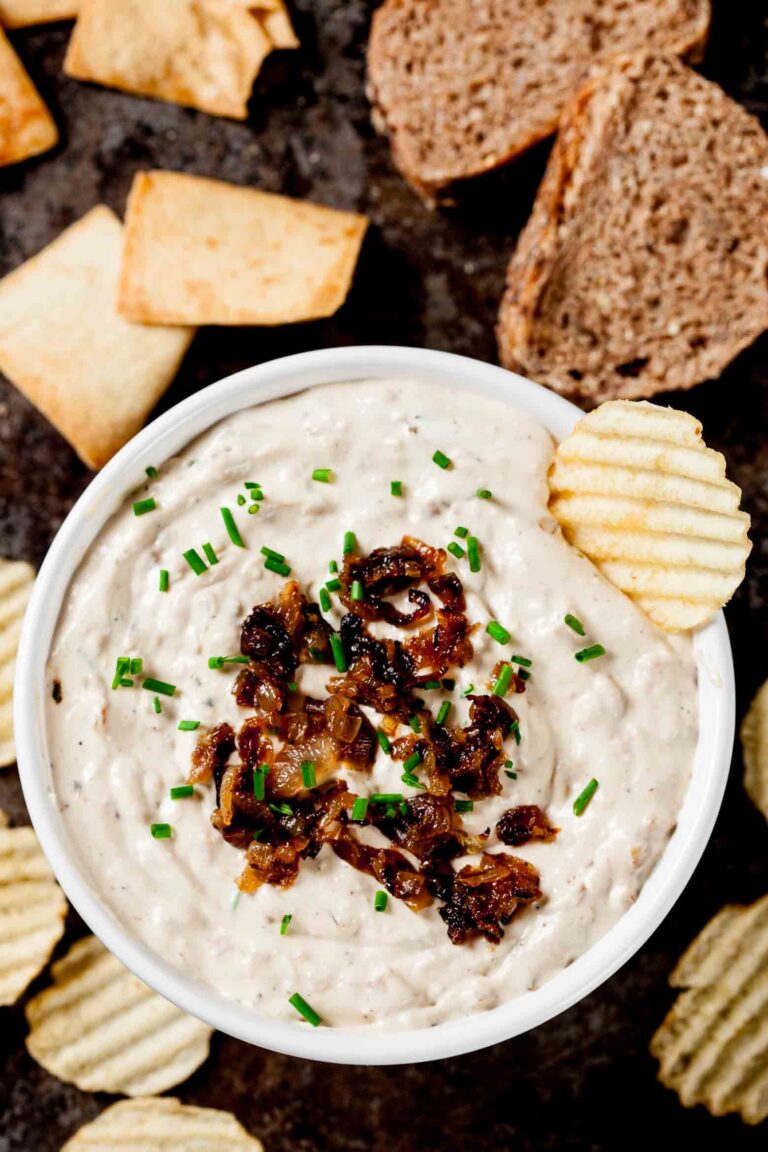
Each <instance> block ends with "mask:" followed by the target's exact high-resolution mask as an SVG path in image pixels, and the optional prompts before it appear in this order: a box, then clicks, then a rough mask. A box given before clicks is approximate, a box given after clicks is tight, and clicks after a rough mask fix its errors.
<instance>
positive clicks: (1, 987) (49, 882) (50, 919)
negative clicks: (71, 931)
mask: <svg viewBox="0 0 768 1152" xmlns="http://www.w3.org/2000/svg"><path fill="white" fill-rule="evenodd" d="M66 915H67V900H66V897H65V896H64V893H63V892H62V890H61V888H59V886H58V884H57V883H56V881H55V880H54V878H53V873H52V872H51V869H50V867H49V865H48V861H47V860H46V858H45V856H44V855H43V852H42V849H41V847H40V845H39V844H38V842H37V837H36V836H35V833H34V831H33V829H32V828H9V827H8V817H7V816H6V815H5V813H4V812H2V811H0V1005H7V1004H15V1003H16V1001H17V1000H18V998H19V996H21V994H22V992H23V991H24V990H25V989H26V988H27V987H28V986H29V985H30V984H31V983H32V981H33V980H34V979H35V977H36V976H39V974H40V973H41V972H42V970H43V968H44V967H45V965H46V964H47V963H48V959H49V957H50V955H51V952H53V949H54V948H55V947H56V944H57V943H58V942H59V940H60V939H61V936H62V933H63V932H64V920H65V918H66Z"/></svg>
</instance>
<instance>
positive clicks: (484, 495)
mask: <svg viewBox="0 0 768 1152" xmlns="http://www.w3.org/2000/svg"><path fill="white" fill-rule="evenodd" d="M475 496H477V498H478V500H491V499H492V498H493V492H491V490H490V488H478V490H477V492H475Z"/></svg>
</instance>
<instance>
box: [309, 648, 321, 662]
mask: <svg viewBox="0 0 768 1152" xmlns="http://www.w3.org/2000/svg"><path fill="white" fill-rule="evenodd" d="M309 654H310V656H311V657H312V659H313V660H316V661H317V663H318V664H322V663H323V661H324V660H325V653H324V652H322V651H321V650H320V649H319V648H310V649H309Z"/></svg>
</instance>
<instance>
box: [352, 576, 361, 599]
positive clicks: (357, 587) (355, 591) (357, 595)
mask: <svg viewBox="0 0 768 1152" xmlns="http://www.w3.org/2000/svg"><path fill="white" fill-rule="evenodd" d="M349 598H350V600H362V598H363V585H362V583H361V582H360V581H359V580H353V581H352V587H351V588H350V590H349Z"/></svg>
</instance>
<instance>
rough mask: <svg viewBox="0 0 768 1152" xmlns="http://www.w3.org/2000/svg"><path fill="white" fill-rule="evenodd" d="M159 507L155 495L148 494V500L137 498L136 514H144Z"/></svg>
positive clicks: (134, 509)
mask: <svg viewBox="0 0 768 1152" xmlns="http://www.w3.org/2000/svg"><path fill="white" fill-rule="evenodd" d="M155 508H157V501H156V500H155V498H154V496H148V497H147V499H146V500H137V501H136V503H135V504H134V506H133V514H134V516H143V515H144V513H145V512H152V511H153V510H154V509H155Z"/></svg>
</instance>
